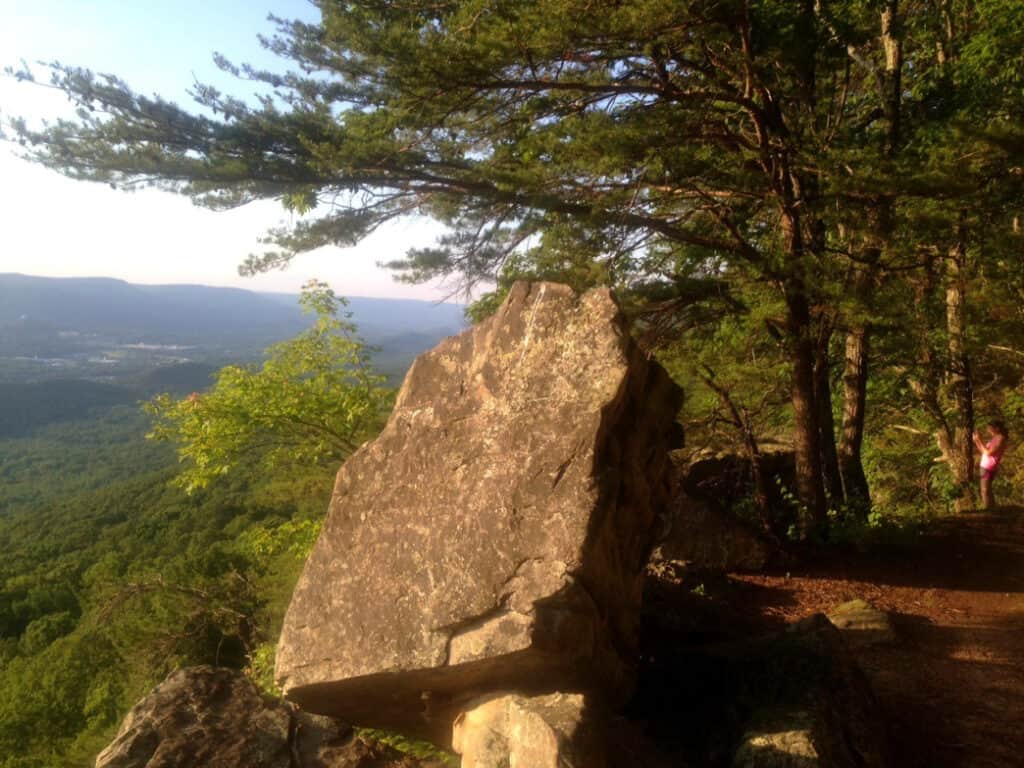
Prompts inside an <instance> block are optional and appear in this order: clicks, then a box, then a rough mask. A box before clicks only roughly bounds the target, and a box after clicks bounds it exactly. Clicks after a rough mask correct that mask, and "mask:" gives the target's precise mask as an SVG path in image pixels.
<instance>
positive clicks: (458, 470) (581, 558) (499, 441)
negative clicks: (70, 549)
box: [276, 283, 680, 743]
mask: <svg viewBox="0 0 1024 768" xmlns="http://www.w3.org/2000/svg"><path fill="white" fill-rule="evenodd" d="M679 402H680V393H679V391H678V389H677V388H676V386H675V385H674V384H673V383H672V382H671V380H670V379H669V378H668V376H667V375H666V374H665V372H664V371H663V370H662V369H661V368H660V366H658V365H657V364H656V363H653V362H649V361H648V360H647V359H646V358H645V357H644V355H643V354H642V353H641V352H640V350H639V349H638V348H637V347H636V346H635V344H634V343H633V341H632V340H631V339H630V337H629V335H628V333H627V332H626V330H625V326H624V323H623V320H622V317H621V314H620V312H619V310H618V307H617V306H616V304H615V302H614V301H613V300H612V298H611V296H610V295H609V294H608V292H607V291H605V290H593V291H590V292H588V293H586V294H584V295H583V296H577V295H576V294H574V293H573V291H571V290H570V289H569V288H567V287H566V286H562V285H558V284H553V283H537V284H525V283H520V284H517V285H516V286H514V287H513V289H512V291H511V292H510V294H509V296H508V298H507V299H506V301H505V302H504V303H503V304H502V306H501V307H500V308H499V309H498V311H497V313H496V314H495V315H494V316H493V317H491V318H489V319H488V320H486V321H484V322H482V323H480V324H479V325H477V326H475V327H474V328H472V329H470V330H468V331H466V332H465V333H463V334H461V335H459V336H457V337H453V338H450V339H447V340H446V341H444V342H442V343H441V344H440V345H439V346H438V347H436V348H435V349H434V350H432V351H431V352H428V353H426V354H424V355H422V356H421V357H420V358H418V359H417V360H416V362H415V363H414V365H413V367H412V369H411V370H410V372H409V374H408V376H407V377H406V380H405V383H404V384H403V386H402V389H401V392H400V393H399V396H398V399H397V403H396V406H395V409H394V412H393V413H392V415H391V417H390V419H389V421H388V424H387V426H386V427H385V428H384V430H383V432H382V433H381V434H380V436H379V437H378V438H377V439H376V440H374V441H373V442H371V443H369V444H367V445H365V446H363V447H362V448H360V449H359V451H357V452H356V453H355V454H354V455H353V456H352V457H351V458H350V459H349V460H348V461H347V462H346V464H345V465H344V466H343V467H342V468H341V470H340V471H339V473H338V477H337V481H336V484H335V490H334V495H333V498H332V501H331V505H330V510H329V513H328V517H327V520H326V523H325V525H324V529H323V532H322V533H321V536H320V539H319V541H318V542H317V544H316V546H315V547H314V549H313V552H312V554H311V556H310V558H309V560H308V561H307V563H306V567H305V570H304V572H303V574H302V577H301V578H300V580H299V583H298V585H297V587H296V589H295V593H294V595H293V598H292V602H291V604H290V606H289V609H288V614H287V617H286V619H285V625H284V629H283V632H282V635H281V639H280V643H279V645H278V652H277V670H276V672H277V678H278V681H279V683H280V684H281V685H282V687H283V688H284V690H285V692H286V695H287V697H288V698H290V699H291V700H293V701H295V702H297V703H298V704H300V706H302V707H303V708H304V709H307V710H309V711H312V712H318V713H322V714H331V715H334V716H338V717H341V718H343V719H345V720H346V721H349V722H354V723H359V724H368V725H375V726H380V727H390V728H395V729H398V730H404V731H405V732H409V733H413V734H417V735H421V736H425V737H427V738H431V739H433V740H435V741H439V742H442V743H443V742H446V741H448V740H449V738H450V735H451V725H452V721H453V720H454V718H455V716H456V715H457V714H458V712H459V711H461V705H462V704H464V703H465V702H466V701H468V700H469V699H471V698H475V697H477V696H479V695H482V694H485V693H488V692H491V691H500V690H503V689H506V688H514V689H515V690H525V691H534V692H545V691H554V690H567V691H572V690H578V691H584V690H585V691H598V692H601V693H602V694H604V695H606V696H608V697H609V698H611V699H615V698H620V699H621V698H624V697H625V696H626V695H628V692H629V689H630V686H631V682H632V671H633V670H632V659H633V658H634V656H635V647H636V627H637V615H638V609H639V602H640V595H641V588H642V573H643V568H644V564H645V562H646V559H647V557H648V555H649V551H650V548H651V546H652V545H653V538H654V534H655V527H656V526H655V510H656V509H657V508H658V507H660V506H663V505H664V503H665V501H666V500H667V497H668V483H667V472H666V464H667V452H668V450H669V449H670V448H671V447H672V446H671V440H672V436H673V435H674V434H675V432H674V429H673V419H674V416H675V413H676V410H677V408H678V405H679Z"/></svg>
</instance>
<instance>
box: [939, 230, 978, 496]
mask: <svg viewBox="0 0 1024 768" xmlns="http://www.w3.org/2000/svg"><path fill="white" fill-rule="evenodd" d="M966 262H967V244H966V242H965V237H964V231H963V227H962V226H958V227H957V238H956V242H955V243H954V245H953V247H952V248H950V249H949V256H948V259H947V272H946V279H947V282H946V329H947V332H948V335H949V342H948V353H949V363H948V369H947V374H946V383H947V385H948V387H949V392H950V394H951V396H952V400H953V402H952V406H953V409H954V414H953V417H952V418H951V419H950V422H951V424H950V427H951V429H950V430H949V436H948V439H949V443H950V444H949V446H948V457H949V462H950V469H951V470H952V471H953V477H954V478H955V479H956V482H957V485H959V486H960V490H961V495H960V497H959V499H958V501H957V510H959V511H963V510H965V509H971V508H973V507H974V506H975V496H974V442H973V440H972V437H971V436H972V434H973V433H974V388H973V385H972V382H971V367H970V360H969V358H968V354H967V313H966V309H967V280H966V267H967V263H966Z"/></svg>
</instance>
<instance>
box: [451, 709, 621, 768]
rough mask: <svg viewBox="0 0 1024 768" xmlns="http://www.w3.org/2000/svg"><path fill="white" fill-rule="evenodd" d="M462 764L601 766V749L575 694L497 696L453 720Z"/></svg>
mask: <svg viewBox="0 0 1024 768" xmlns="http://www.w3.org/2000/svg"><path fill="white" fill-rule="evenodd" d="M452 747H453V749H454V750H455V751H456V752H458V753H459V754H460V755H462V768H508V766H513V765H515V766H530V768H575V767H576V766H578V767H579V768H584V767H585V768H605V767H606V766H607V762H606V761H605V754H604V749H603V747H602V745H601V742H600V740H599V739H598V734H597V733H596V732H594V729H593V728H590V727H588V723H587V721H586V719H585V717H584V700H583V696H581V695H579V694H562V693H556V694H551V695H548V696H537V697H532V698H530V697H524V696H517V695H506V696H497V697H495V698H491V699H487V700H484V701H481V702H480V703H478V704H476V705H475V706H471V708H470V709H469V710H467V711H466V712H464V713H462V714H461V715H460V716H459V717H458V718H457V719H456V721H455V726H454V730H453V736H452Z"/></svg>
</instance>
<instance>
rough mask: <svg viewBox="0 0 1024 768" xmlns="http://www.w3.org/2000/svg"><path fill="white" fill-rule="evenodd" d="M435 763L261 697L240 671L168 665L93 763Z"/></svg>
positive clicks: (417, 766)
mask: <svg viewBox="0 0 1024 768" xmlns="http://www.w3.org/2000/svg"><path fill="white" fill-rule="evenodd" d="M199 766H202V767H203V768H441V765H440V763H437V762H434V763H428V762H426V761H423V762H421V761H418V760H415V759H413V758H411V757H407V756H405V755H401V754H399V753H398V752H396V751H395V750H393V749H391V748H389V747H387V746H384V745H381V744H374V743H371V742H368V741H365V740H363V739H361V738H359V737H358V736H355V735H354V734H353V733H352V729H351V728H348V727H345V726H339V725H338V724H337V723H334V722H332V721H330V720H328V719H327V718H322V717H314V716H310V715H306V714H304V713H301V712H296V711H295V710H294V709H293V708H292V707H290V706H289V705H287V704H282V703H280V702H277V701H268V700H265V699H264V698H263V697H262V696H261V695H260V693H259V691H257V690H256V687H255V686H254V685H253V684H252V683H251V682H250V681H249V680H247V679H246V678H245V677H244V676H242V675H241V674H240V673H238V672H236V671H234V670H230V669H223V668H219V667H205V666H202V667H188V668H186V669H180V670H178V671H176V672H173V673H172V674H171V675H170V676H169V677H168V678H167V679H166V680H164V682H162V683H160V685H158V686H157V687H156V688H154V689H153V691H152V692H151V693H150V694H149V695H148V696H146V697H145V698H143V699H142V700H141V701H140V702H139V703H138V704H136V705H135V706H134V707H133V708H132V710H131V711H130V712H129V713H128V715H127V716H126V717H125V719H124V722H122V724H121V728H120V729H119V730H118V732H117V736H116V737H115V738H114V741H113V742H111V743H110V745H109V746H108V747H107V748H106V749H105V750H103V752H101V753H100V755H99V757H97V758H96V768H199Z"/></svg>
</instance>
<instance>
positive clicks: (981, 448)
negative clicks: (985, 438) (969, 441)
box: [971, 432, 988, 453]
mask: <svg viewBox="0 0 1024 768" xmlns="http://www.w3.org/2000/svg"><path fill="white" fill-rule="evenodd" d="M971 437H972V438H974V445H975V446H977V448H978V450H979V451H981V452H982V453H987V452H988V449H986V448H985V444H984V443H983V442H982V441H981V436H980V435H979V434H978V433H977V432H974V433H972V434H971Z"/></svg>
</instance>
